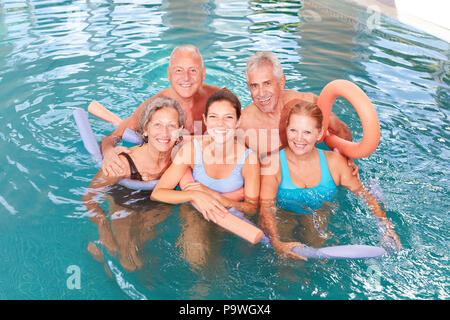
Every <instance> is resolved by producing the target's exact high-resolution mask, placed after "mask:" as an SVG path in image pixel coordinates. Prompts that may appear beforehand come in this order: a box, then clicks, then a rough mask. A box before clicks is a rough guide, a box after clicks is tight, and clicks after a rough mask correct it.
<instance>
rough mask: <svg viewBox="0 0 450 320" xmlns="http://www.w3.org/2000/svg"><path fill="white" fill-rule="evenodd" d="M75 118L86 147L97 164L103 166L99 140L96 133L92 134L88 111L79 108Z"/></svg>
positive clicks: (76, 110)
mask: <svg viewBox="0 0 450 320" xmlns="http://www.w3.org/2000/svg"><path fill="white" fill-rule="evenodd" d="M73 117H74V118H75V123H76V125H77V128H78V131H79V132H80V136H81V140H82V141H83V144H84V147H85V148H86V150H87V152H89V154H90V155H91V157H92V158H93V159H94V161H95V163H96V164H98V165H101V163H102V153H101V151H100V147H99V145H98V143H97V140H96V139H95V135H94V132H92V128H91V126H90V125H89V121H88V117H87V113H86V111H84V110H83V109H79V108H77V109H75V110H74V111H73Z"/></svg>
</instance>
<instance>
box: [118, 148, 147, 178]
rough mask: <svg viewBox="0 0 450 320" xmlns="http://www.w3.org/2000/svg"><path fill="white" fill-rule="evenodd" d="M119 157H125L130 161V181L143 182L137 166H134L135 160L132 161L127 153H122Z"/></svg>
mask: <svg viewBox="0 0 450 320" xmlns="http://www.w3.org/2000/svg"><path fill="white" fill-rule="evenodd" d="M119 155H122V156H124V157H125V158H127V160H128V164H129V165H130V179H133V180H139V181H143V180H142V176H141V174H140V173H139V171H138V169H137V168H136V165H135V164H134V161H133V159H131V157H130V155H129V154H128V153H125V152H122V153H120V154H119Z"/></svg>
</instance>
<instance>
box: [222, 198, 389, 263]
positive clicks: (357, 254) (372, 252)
mask: <svg viewBox="0 0 450 320" xmlns="http://www.w3.org/2000/svg"><path fill="white" fill-rule="evenodd" d="M228 211H229V212H230V213H231V214H232V215H234V216H236V217H238V218H240V219H242V220H244V221H246V222H248V223H250V224H252V225H255V224H254V223H253V222H251V221H250V220H248V219H246V218H245V217H244V214H243V213H242V212H240V211H238V210H236V208H234V207H233V208H230V209H229V210H228ZM260 242H261V243H262V244H265V245H267V246H269V247H271V245H270V240H269V238H268V237H267V236H266V235H264V236H263V237H262V239H261V241H260ZM292 252H294V253H296V254H298V255H300V256H302V257H306V258H309V259H367V258H377V257H381V256H383V255H384V254H385V253H386V250H384V249H383V248H380V247H374V246H366V245H358V244H356V245H344V246H332V247H325V248H318V249H317V248H312V247H308V246H297V247H295V248H293V249H292Z"/></svg>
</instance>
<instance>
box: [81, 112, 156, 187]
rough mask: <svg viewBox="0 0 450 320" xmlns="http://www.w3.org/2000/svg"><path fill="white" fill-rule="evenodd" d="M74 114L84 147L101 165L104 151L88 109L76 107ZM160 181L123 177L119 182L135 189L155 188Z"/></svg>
mask: <svg viewBox="0 0 450 320" xmlns="http://www.w3.org/2000/svg"><path fill="white" fill-rule="evenodd" d="M73 116H74V118H75V123H76V125H77V128H78V131H79V132H80V136H81V140H82V141H83V144H84V147H85V148H86V150H87V151H88V152H89V154H90V155H91V157H92V159H94V161H95V163H96V164H97V165H99V166H101V164H102V159H103V157H102V153H101V151H100V147H99V145H98V142H97V139H96V138H95V135H94V132H93V131H92V128H91V126H90V124H89V121H88V116H87V113H86V111H84V110H83V109H80V108H76V109H75V110H74V111H73ZM130 131H132V130H130ZM134 134H136V133H134ZM136 135H137V134H136ZM130 136H132V135H130ZM130 136H128V137H130ZM130 142H131V141H130ZM158 181H159V180H153V181H139V180H132V179H121V180H120V181H119V184H120V185H122V186H124V187H126V188H129V189H133V190H153V189H154V188H155V186H156V184H157V183H158Z"/></svg>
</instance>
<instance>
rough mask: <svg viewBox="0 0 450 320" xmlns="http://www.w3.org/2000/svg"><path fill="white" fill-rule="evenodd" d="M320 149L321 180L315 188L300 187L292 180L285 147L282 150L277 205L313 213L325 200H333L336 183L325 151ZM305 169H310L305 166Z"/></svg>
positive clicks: (295, 211)
mask: <svg viewBox="0 0 450 320" xmlns="http://www.w3.org/2000/svg"><path fill="white" fill-rule="evenodd" d="M317 150H318V151H319V159H320V182H319V184H318V185H317V186H315V187H313V188H298V187H297V186H295V185H294V183H293V182H292V180H291V175H290V173H289V167H288V163H287V160H286V154H285V152H284V149H283V150H281V151H280V164H281V183H280V185H279V187H278V193H277V206H278V207H280V208H282V209H284V210H287V211H290V212H294V213H306V214H311V213H313V212H312V211H311V210H307V209H308V208H310V209H312V210H317V209H319V208H320V207H321V206H322V205H323V204H324V203H325V202H330V201H332V200H333V198H334V196H335V195H336V193H337V187H336V184H335V183H334V181H333V178H332V177H331V173H330V170H329V169H328V165H327V159H326V158H325V153H324V152H323V150H321V149H317ZM305 170H308V169H307V168H305ZM305 207H307V208H305Z"/></svg>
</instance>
